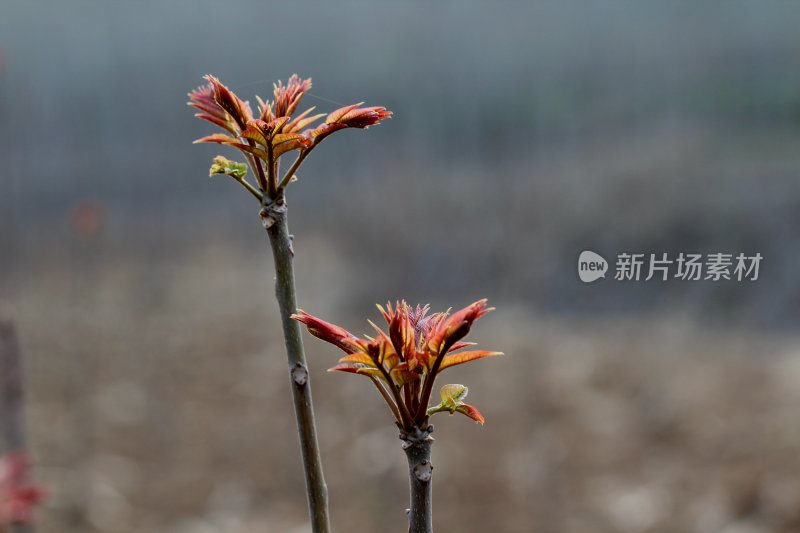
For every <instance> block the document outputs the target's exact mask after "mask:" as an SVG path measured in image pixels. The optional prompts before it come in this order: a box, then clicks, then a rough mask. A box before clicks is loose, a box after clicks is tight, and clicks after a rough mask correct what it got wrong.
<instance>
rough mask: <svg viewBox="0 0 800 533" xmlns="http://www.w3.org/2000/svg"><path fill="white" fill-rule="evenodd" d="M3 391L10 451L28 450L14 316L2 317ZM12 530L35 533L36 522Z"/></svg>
mask: <svg viewBox="0 0 800 533" xmlns="http://www.w3.org/2000/svg"><path fill="white" fill-rule="evenodd" d="M0 393H2V402H3V405H2V408H0V412H2V413H3V414H4V415H5V416H4V419H3V420H2V426H3V432H4V433H5V441H6V444H7V445H8V449H9V450H10V451H17V452H19V451H21V452H25V451H26V449H25V427H24V424H23V420H22V418H23V416H22V403H23V381H22V361H21V355H20V349H19V341H18V339H17V330H16V328H15V327H14V322H12V321H11V319H7V318H4V317H3V316H0ZM9 533H33V524H15V525H11V526H10V529H9Z"/></svg>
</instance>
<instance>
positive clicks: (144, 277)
mask: <svg viewBox="0 0 800 533" xmlns="http://www.w3.org/2000/svg"><path fill="white" fill-rule="evenodd" d="M65 242H67V243H70V244H69V245H65ZM106 245H107V248H106V249H105V252H104V254H103V258H102V260H100V261H99V262H96V263H92V262H89V263H87V264H83V265H81V264H80V263H81V262H80V261H78V262H77V263H76V262H73V263H71V264H72V265H73V268H76V269H80V271H78V270H72V271H69V270H66V271H65V269H64V268H63V265H64V264H65V263H64V262H58V261H57V258H58V257H59V256H61V257H63V255H61V254H67V253H70V249H72V251H73V252H74V250H75V247H76V246H77V247H78V248H80V247H81V246H95V245H93V244H91V243H86V242H82V241H80V239H76V240H74V241H70V240H67V241H64V242H62V243H61V244H60V245H58V244H54V245H53V246H52V247H50V248H49V253H50V254H51V258H52V261H40V262H38V263H37V265H36V267H35V269H34V270H32V271H29V272H28V273H27V275H26V276H25V277H24V278H22V279H21V282H20V284H19V285H17V286H16V287H14V288H13V289H9V288H7V289H8V290H10V291H12V292H11V294H12V301H15V303H16V305H15V306H14V311H15V314H16V317H17V320H18V325H19V329H20V335H21V339H22V346H23V349H24V353H25V356H26V370H27V384H28V391H27V392H28V398H29V406H28V411H27V420H28V424H29V428H30V438H31V441H32V448H33V454H34V457H35V458H36V476H37V478H38V479H39V480H41V481H42V482H43V483H44V484H45V485H46V486H47V487H48V490H49V491H50V492H51V497H50V499H49V501H48V503H47V504H46V505H45V507H44V508H43V509H42V510H41V513H40V518H41V526H42V531H92V532H110V533H112V532H113V533H127V532H139V531H149V532H170V533H205V532H217V531H222V532H230V533H234V532H236V533H238V532H241V533H245V532H251V531H252V532H256V531H258V532H266V531H268V532H276V533H287V532H289V533H300V532H304V531H308V528H307V527H306V526H305V502H304V493H303V487H302V481H301V478H300V476H299V475H298V470H297V469H298V467H299V454H298V452H297V449H296V447H297V439H296V435H295V433H294V429H293V424H294V422H293V417H292V414H291V407H290V404H289V403H288V402H287V399H288V394H289V391H288V387H287V382H286V379H287V378H286V375H285V370H286V366H285V361H284V354H283V349H282V346H281V339H280V338H279V337H278V336H276V335H277V334H278V328H277V324H276V313H275V309H274V307H275V305H274V303H273V301H272V299H271V264H270V263H269V261H268V256H267V253H266V250H263V251H262V250H258V251H256V252H254V253H249V254H248V253H242V251H241V249H240V248H238V247H236V246H232V245H230V244H226V243H225V242H217V243H215V244H209V245H207V246H205V247H202V248H196V249H191V250H190V251H187V252H185V253H180V254H178V257H177V258H173V259H172V260H170V261H168V262H167V261H161V260H159V259H158V258H157V257H156V256H154V257H153V258H152V261H149V262H148V263H147V264H143V263H141V262H137V261H134V260H133V257H132V256H130V255H129V254H132V253H133V252H131V251H126V249H125V248H124V247H121V246H113V245H108V243H106ZM98 246H99V245H98ZM296 246H297V251H298V256H297V267H298V269H299V272H298V283H299V286H300V287H301V289H300V302H301V305H302V306H303V307H304V308H307V309H309V310H313V311H314V312H315V313H317V314H320V315H321V316H323V317H329V318H331V319H334V318H335V319H336V320H337V321H339V322H342V323H344V324H345V325H347V326H348V327H349V328H351V329H353V330H354V331H359V332H360V331H366V330H367V325H366V322H365V319H366V318H367V317H370V318H373V319H374V318H375V316H374V315H375V311H373V310H372V309H371V308H366V309H364V313H363V316H342V315H341V313H340V312H337V311H336V308H337V306H339V305H340V302H341V301H343V300H346V299H347V290H348V287H349V286H350V285H352V284H353V283H354V282H355V280H353V279H351V278H350V277H349V275H348V268H347V258H345V257H343V256H342V255H341V252H340V251H337V250H336V249H335V248H332V247H331V246H329V245H328V244H326V241H325V240H324V239H321V238H316V237H315V236H314V235H306V236H303V237H301V238H299V239H298V242H297V245H296ZM262 252H263V253H262ZM67 264H69V263H67ZM23 294H24V298H14V296H15V295H16V296H19V295H23ZM315 294H321V295H324V297H323V298H320V296H317V297H315V296H314V295H315ZM471 297H472V295H470V297H465V299H464V301H459V302H453V304H454V305H462V304H465V303H468V300H469V298H471ZM498 307H499V309H498V310H497V311H496V312H495V313H493V314H491V315H489V316H487V317H486V318H485V319H483V320H482V321H481V322H479V324H478V325H477V326H476V328H475V329H474V332H473V339H474V340H476V341H478V342H479V343H480V345H481V346H483V347H486V348H490V349H500V350H503V351H504V352H506V354H507V355H506V356H505V357H503V358H499V359H494V360H487V361H483V362H479V363H475V364H474V365H467V366H465V367H459V368H455V369H452V370H450V371H448V374H449V375H447V376H446V377H447V379H448V381H454V382H463V383H466V384H469V386H470V391H471V392H470V399H471V400H473V401H474V403H475V404H476V405H478V406H479V407H480V408H481V409H482V410H483V411H484V413H485V415H486V417H487V424H486V426H485V427H483V428H481V427H479V426H476V425H474V424H472V423H470V422H469V421H468V420H467V419H462V418H456V417H453V418H449V417H446V416H440V417H439V419H438V420H436V426H437V430H436V433H435V436H436V438H437V442H436V446H435V449H434V454H435V455H434V461H435V465H436V478H435V483H436V485H435V486H436V489H435V501H436V507H435V510H436V513H435V520H436V523H437V524H438V529H439V530H440V531H470V532H472V531H475V532H481V531H508V532H551V531H552V532H576V533H577V532H584V531H592V532H600V533H603V532H665V533H666V532H670V533H679V532H687V533H688V532H716V531H719V532H725V533H733V532H736V533H762V532H763V533H766V532H775V533H789V532H793V531H798V528H800V464H798V460H797V457H798V456H800V425H798V422H797V413H798V412H799V411H800V393H799V392H798V388H797V383H798V382H800V342H799V341H798V339H797V338H795V337H794V336H789V335H787V336H785V337H781V336H775V335H770V336H765V335H763V334H759V333H757V332H752V331H746V330H738V331H730V330H718V331H715V330H713V329H711V330H710V329H709V328H701V327H699V326H698V325H696V324H695V323H694V322H693V321H692V320H690V319H687V318H686V317H681V316H679V315H675V314H673V315H664V316H656V317H650V318H646V319H642V320H626V319H602V318H599V319H574V318H573V319H567V318H553V317H548V316H546V315H544V314H540V313H536V312H535V311H533V310H532V309H531V308H523V307H513V306H510V305H503V304H502V302H499V303H498ZM45 330H46V333H45ZM306 345H307V351H308V354H309V357H310V360H311V364H312V370H313V384H314V387H315V389H314V392H315V401H316V406H317V418H318V423H319V431H320V437H321V441H322V448H323V454H324V459H325V467H326V473H327V476H328V484H329V488H330V493H331V502H332V509H333V520H334V524H335V526H336V530H337V531H342V532H344V531H347V532H352V533H361V532H364V533H368V532H369V533H371V532H376V531H386V532H394V531H396V532H398V533H400V532H403V531H405V527H404V516H403V509H404V506H405V503H406V502H405V500H406V478H405V471H404V465H403V463H404V458H403V454H402V452H401V450H400V443H399V441H398V439H397V435H396V433H397V432H396V430H395V429H393V426H392V424H391V423H390V420H389V417H388V416H387V413H386V412H385V407H384V406H383V405H382V404H381V402H380V400H379V398H378V397H377V395H376V394H375V393H374V391H373V390H372V389H371V387H370V386H369V383H368V382H367V381H366V380H362V379H358V378H357V377H354V376H349V375H338V374H336V375H334V374H327V373H325V372H324V369H325V368H327V366H330V365H331V364H332V363H333V361H334V360H335V358H336V356H337V354H336V353H335V352H334V351H333V350H332V349H330V348H329V347H328V346H326V345H323V344H322V343H319V342H317V341H316V340H315V339H312V338H307V342H306Z"/></svg>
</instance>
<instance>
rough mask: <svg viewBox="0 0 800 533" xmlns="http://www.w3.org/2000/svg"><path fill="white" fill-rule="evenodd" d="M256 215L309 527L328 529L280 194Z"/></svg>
mask: <svg viewBox="0 0 800 533" xmlns="http://www.w3.org/2000/svg"><path fill="white" fill-rule="evenodd" d="M260 215H261V219H262V223H263V225H264V228H265V229H266V230H267V234H268V235H269V241H270V245H271V247H272V255H273V258H274V260H275V296H276V298H277V300H278V307H279V308H280V314H281V323H282V325H283V337H284V341H285V343H286V355H287V357H288V359H289V376H290V378H291V387H292V397H293V399H294V412H295V418H296V419H297V432H298V435H299V437H300V450H301V455H302V458H303V468H304V470H305V477H306V491H307V494H308V508H309V515H310V518H311V530H312V531H313V533H330V521H329V518H328V489H327V486H326V485H325V478H324V476H323V473H322V460H321V458H320V452H319V443H318V442H317V429H316V424H315V422H314V409H313V404H312V401H311V383H310V381H309V375H308V367H307V366H306V357H305V353H304V352H303V340H302V337H301V335H300V324H299V323H298V322H296V321H294V320H292V319H291V315H292V314H293V313H295V312H296V311H297V298H296V296H295V288H294V270H293V266H292V259H293V257H294V251H293V250H292V238H291V236H290V235H289V227H288V223H287V219H286V203H285V201H284V198H283V195H280V196H279V197H278V198H277V199H275V200H274V201H273V202H272V203H269V204H267V205H265V206H264V207H263V208H262V209H261V213H260Z"/></svg>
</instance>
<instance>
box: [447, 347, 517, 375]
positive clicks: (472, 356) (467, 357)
mask: <svg viewBox="0 0 800 533" xmlns="http://www.w3.org/2000/svg"><path fill="white" fill-rule="evenodd" d="M498 355H503V352H489V351H486V350H474V351H469V352H460V353H449V354H447V355H445V356H444V359H442V364H441V366H440V367H439V371H440V372H441V371H442V370H444V369H445V368H449V367H451V366H456V365H460V364H463V363H468V362H470V361H475V360H476V359H483V358H484V357H495V356H498Z"/></svg>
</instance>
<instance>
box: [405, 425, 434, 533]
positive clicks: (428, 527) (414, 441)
mask: <svg viewBox="0 0 800 533" xmlns="http://www.w3.org/2000/svg"><path fill="white" fill-rule="evenodd" d="M431 431H433V426H430V427H429V428H428V429H427V430H425V431H422V430H420V429H418V428H414V429H413V430H412V431H409V432H407V433H401V434H400V438H401V439H402V440H403V450H404V451H405V452H406V458H407V459H408V475H409V483H410V490H411V507H410V508H409V509H408V533H432V532H433V507H432V506H433V486H432V485H433V477H432V476H433V465H432V464H431V448H432V447H433V437H431V436H430V433H431Z"/></svg>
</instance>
